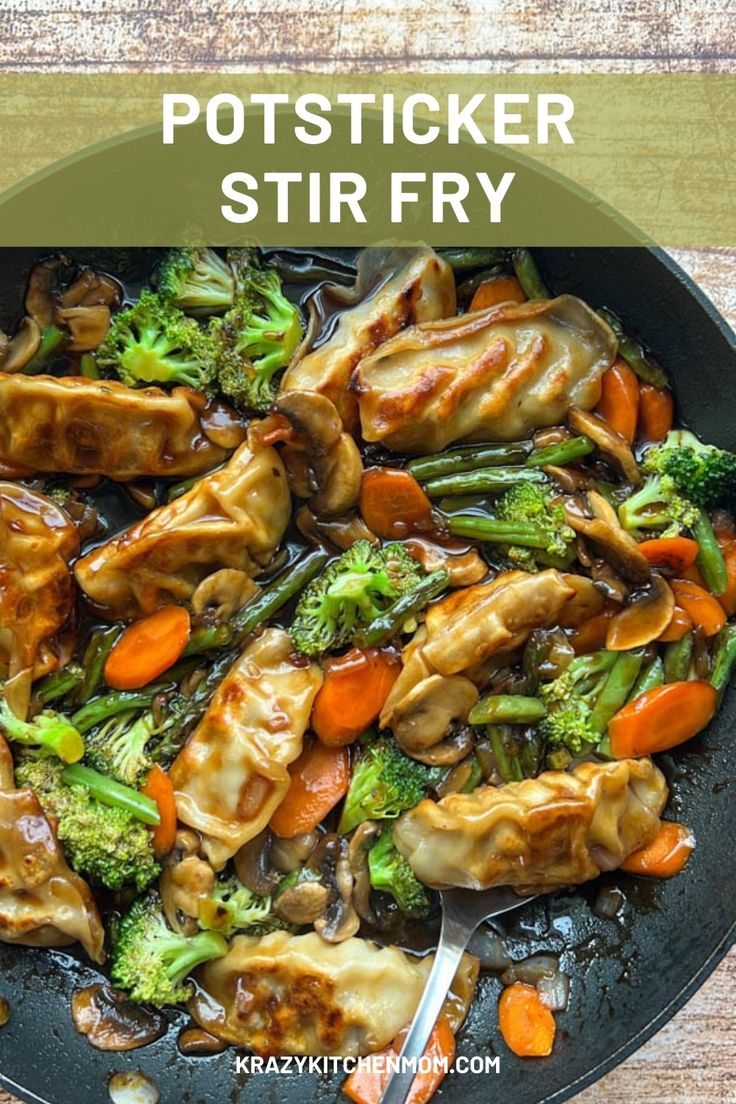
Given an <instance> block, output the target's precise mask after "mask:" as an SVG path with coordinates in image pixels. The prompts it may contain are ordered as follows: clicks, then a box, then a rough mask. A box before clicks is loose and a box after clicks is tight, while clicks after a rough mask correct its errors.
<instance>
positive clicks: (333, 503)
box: [309, 433, 363, 517]
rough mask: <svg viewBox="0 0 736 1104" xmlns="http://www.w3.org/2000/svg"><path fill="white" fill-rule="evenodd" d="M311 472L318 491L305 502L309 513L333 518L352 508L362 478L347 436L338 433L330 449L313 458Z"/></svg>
mask: <svg viewBox="0 0 736 1104" xmlns="http://www.w3.org/2000/svg"><path fill="white" fill-rule="evenodd" d="M313 469H314V475H315V479H316V482H317V486H318V487H319V490H318V491H317V494H316V495H315V496H314V497H313V498H312V499H310V502H309V506H310V509H311V510H312V512H313V513H315V514H317V515H318V516H320V517H334V516H335V515H337V514H344V513H345V511H346V510H349V509H351V507H353V506H355V504H356V502H357V501H358V495H359V494H360V483H361V479H362V478H363V459H362V457H361V455H360V449H359V448H358V446H357V445H356V443H355V441H354V440H353V438H352V437H351V436H350V434H349V433H341V434H340V437H339V439H338V441H337V443H336V445H335V446H334V448H331V449H330V451H329V452H328V453H326V454H325V455H324V456H317V457H315V459H314V461H313Z"/></svg>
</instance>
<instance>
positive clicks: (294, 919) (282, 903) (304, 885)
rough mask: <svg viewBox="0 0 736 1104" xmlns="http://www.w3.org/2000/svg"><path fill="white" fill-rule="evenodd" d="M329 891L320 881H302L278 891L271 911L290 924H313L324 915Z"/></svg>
mask: <svg viewBox="0 0 736 1104" xmlns="http://www.w3.org/2000/svg"><path fill="white" fill-rule="evenodd" d="M329 900H330V891H329V889H328V887H327V886H326V885H323V884H322V882H320V881H303V882H297V883H296V884H295V885H292V886H288V888H287V889H285V890H284V891H283V893H280V894H279V896H278V898H277V899H276V902H275V903H274V906H273V911H274V912H275V913H276V915H277V916H280V917H281V919H282V920H286V921H287V922H288V923H290V924H314V922H315V921H316V920H319V918H320V917H321V916H323V915H324V913H325V910H326V908H327V905H328V903H329Z"/></svg>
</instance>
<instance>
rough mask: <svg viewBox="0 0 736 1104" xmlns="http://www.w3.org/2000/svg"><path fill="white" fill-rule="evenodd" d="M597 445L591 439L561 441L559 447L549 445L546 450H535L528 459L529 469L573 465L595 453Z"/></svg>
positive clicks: (579, 438)
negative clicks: (576, 461) (551, 465)
mask: <svg viewBox="0 0 736 1104" xmlns="http://www.w3.org/2000/svg"><path fill="white" fill-rule="evenodd" d="M594 448H595V445H594V444H593V442H592V441H591V439H590V437H570V438H569V440H567V441H560V443H559V444H558V445H547V447H546V448H539V449H534V451H533V452H532V453H531V455H530V456H529V457H528V459H527V462H526V464H527V467H528V468H544V467H547V465H548V464H554V465H555V467H561V466H562V465H564V464H571V463H572V462H573V461H574V460H582V458H583V457H584V456H589V455H590V453H591V452H593V450H594Z"/></svg>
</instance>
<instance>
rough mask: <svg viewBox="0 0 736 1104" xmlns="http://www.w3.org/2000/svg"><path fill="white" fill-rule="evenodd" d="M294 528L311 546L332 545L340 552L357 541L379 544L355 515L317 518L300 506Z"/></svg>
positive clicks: (360, 518) (306, 507)
mask: <svg viewBox="0 0 736 1104" xmlns="http://www.w3.org/2000/svg"><path fill="white" fill-rule="evenodd" d="M296 527H297V529H298V530H299V532H300V533H301V534H302V535H303V536H304V537H306V538H307V540H308V541H310V542H311V543H312V544H329V545H334V547H335V548H339V549H341V550H342V551H344V550H345V549H346V548H351V547H352V545H354V544H355V542H356V541H359V540H367V541H370V542H371V544H378V543H379V541H378V537H377V536H376V535H375V533H372V532H371V531H370V529H369V528H368V526H367V525H366V523H365V522H364V521H363V519H362V517H360V516H359V515H358V514H355V513H353V514H342V515H339V516H338V517H330V518H318V517H316V516H315V514H313V513H312V511H311V510H310V509H309V507H308V506H302V507H301V509H300V510H298V512H297V515H296Z"/></svg>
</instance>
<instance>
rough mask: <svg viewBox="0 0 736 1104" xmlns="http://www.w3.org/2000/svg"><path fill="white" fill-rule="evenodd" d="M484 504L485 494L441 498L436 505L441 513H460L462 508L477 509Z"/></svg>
mask: <svg viewBox="0 0 736 1104" xmlns="http://www.w3.org/2000/svg"><path fill="white" fill-rule="evenodd" d="M485 505H486V499H485V495H456V496H454V497H452V498H441V499H440V500H439V501H438V503H437V506H438V507H439V509H440V510H441V511H442V513H443V514H450V515H452V514H461V513H462V512H463V510H477V509H478V508H479V507H480V506H485Z"/></svg>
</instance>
